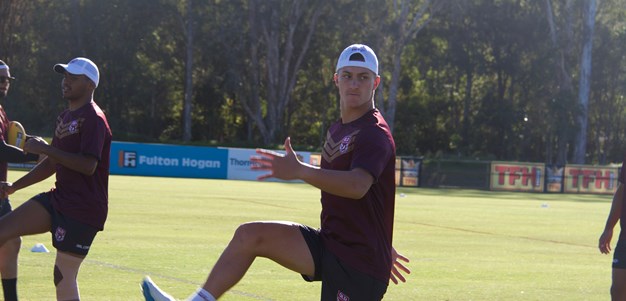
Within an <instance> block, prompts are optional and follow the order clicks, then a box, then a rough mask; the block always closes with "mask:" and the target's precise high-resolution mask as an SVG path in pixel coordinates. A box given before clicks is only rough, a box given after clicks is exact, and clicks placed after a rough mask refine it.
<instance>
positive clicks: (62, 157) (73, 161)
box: [42, 145, 98, 175]
mask: <svg viewBox="0 0 626 301" xmlns="http://www.w3.org/2000/svg"><path fill="white" fill-rule="evenodd" d="M42 153H43V154H45V155H47V156H48V157H49V158H50V159H52V161H54V162H55V163H57V164H61V165H63V166H65V167H66V168H69V169H71V170H74V171H77V172H79V173H82V174H85V175H92V174H93V173H94V171H95V170H96V166H97V164H98V161H97V160H96V158H95V157H91V156H86V155H83V154H74V153H68V152H65V151H62V150H60V149H57V148H56V147H53V146H50V145H48V146H46V147H45V149H44V151H42Z"/></svg>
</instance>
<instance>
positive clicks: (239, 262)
mask: <svg viewBox="0 0 626 301" xmlns="http://www.w3.org/2000/svg"><path fill="white" fill-rule="evenodd" d="M334 82H335V85H336V86H337V87H338V89H339V96H340V108H341V119H340V120H339V121H337V122H336V123H335V124H333V125H332V126H331V127H330V129H329V130H328V133H327V135H326V143H325V144H324V149H323V153H322V158H323V160H322V164H321V168H317V167H314V166H311V165H308V164H305V163H302V162H300V161H299V160H298V158H297V156H296V153H295V152H294V151H293V149H292V148H291V142H290V139H289V138H287V139H286V140H285V150H286V154H285V155H281V154H277V153H275V152H272V151H268V150H258V151H257V153H258V154H259V155H260V156H259V157H253V158H251V159H252V161H254V162H255V163H257V165H255V166H254V167H253V169H257V170H266V171H268V174H266V175H263V176H261V177H260V178H259V179H266V178H270V177H274V178H278V179H283V180H293V179H300V180H303V181H305V182H307V183H309V184H311V185H313V186H315V187H317V188H319V189H320V190H321V201H322V214H321V228H320V229H313V228H311V227H308V226H304V225H300V224H297V223H288V222H252V223H246V224H243V225H241V226H240V227H239V228H238V229H237V231H236V232H235V235H234V237H233V239H232V240H231V241H230V243H229V245H228V247H227V248H226V250H224V252H223V253H222V255H221V256H220V258H219V259H218V261H217V263H216V264H215V266H214V267H213V270H212V271H211V273H210V274H209V276H208V279H207V280H206V283H205V284H204V286H203V287H202V288H199V289H198V290H197V291H196V293H194V294H193V295H191V296H190V297H189V299H188V300H194V301H195V300H203V301H206V300H215V299H216V298H219V297H220V296H222V294H224V293H225V292H226V291H227V290H228V289H230V288H231V287H233V286H234V285H235V284H236V283H237V282H238V281H239V280H240V279H241V278H242V277H243V276H244V274H245V272H246V271H247V269H248V268H249V267H250V265H251V264H252V262H253V261H254V259H255V258H256V257H266V258H269V259H271V260H273V261H275V262H277V263H279V264H280V265H282V266H284V267H286V268H288V269H291V270H293V271H295V272H298V273H300V274H301V275H302V277H303V278H304V279H305V280H306V281H322V292H321V300H359V301H362V300H381V299H382V298H383V296H384V294H385V292H386V290H387V285H388V283H389V279H390V278H391V279H392V280H393V281H394V282H395V283H397V279H396V277H397V278H398V279H400V281H404V277H403V276H402V274H401V273H400V270H401V271H405V272H407V273H408V272H409V271H408V269H407V268H406V267H405V266H404V265H403V264H401V263H400V262H398V261H397V260H398V259H401V260H404V261H408V259H406V258H405V257H403V256H401V255H398V254H397V253H396V252H395V250H394V249H393V248H392V236H393V235H392V234H393V219H394V206H395V176H394V174H395V144H394V141H393V138H392V136H391V132H390V130H389V127H388V126H387V123H386V122H385V120H384V118H383V117H382V115H381V113H380V112H379V111H378V110H377V109H376V108H375V107H374V91H375V90H376V88H377V87H378V85H379V84H380V76H378V60H377V58H376V55H375V54H374V52H373V51H372V50H371V49H370V48H369V47H367V46H365V45H360V44H355V45H352V46H350V47H348V48H346V49H345V50H344V51H343V52H342V53H341V55H340V57H339V60H338V63H337V68H336V73H335V75H334ZM398 269H399V270H398ZM142 289H143V293H144V296H145V298H146V300H148V301H152V300H156V301H161V300H174V299H173V298H172V297H171V296H169V295H167V294H166V293H164V292H163V291H161V290H160V289H159V288H158V287H157V286H156V285H155V284H154V283H153V282H152V281H151V279H150V278H148V277H147V278H146V279H144V282H143V283H142Z"/></svg>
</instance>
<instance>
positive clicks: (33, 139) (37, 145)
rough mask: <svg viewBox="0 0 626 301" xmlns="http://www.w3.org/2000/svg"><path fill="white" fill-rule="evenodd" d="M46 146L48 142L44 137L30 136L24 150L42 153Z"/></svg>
mask: <svg viewBox="0 0 626 301" xmlns="http://www.w3.org/2000/svg"><path fill="white" fill-rule="evenodd" d="M46 146H48V142H46V140H44V139H43V138H41V137H38V136H28V137H27V139H26V142H24V152H25V153H31V154H38V155H41V154H42V153H43V152H44V149H45V147H46ZM40 157H41V156H40Z"/></svg>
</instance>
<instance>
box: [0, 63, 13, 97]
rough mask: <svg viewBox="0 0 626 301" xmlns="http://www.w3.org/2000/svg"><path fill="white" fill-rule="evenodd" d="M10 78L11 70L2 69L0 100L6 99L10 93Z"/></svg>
mask: <svg viewBox="0 0 626 301" xmlns="http://www.w3.org/2000/svg"><path fill="white" fill-rule="evenodd" d="M10 77H11V73H9V69H0V98H4V97H6V96H7V93H9V86H11V82H10V79H9V78H10Z"/></svg>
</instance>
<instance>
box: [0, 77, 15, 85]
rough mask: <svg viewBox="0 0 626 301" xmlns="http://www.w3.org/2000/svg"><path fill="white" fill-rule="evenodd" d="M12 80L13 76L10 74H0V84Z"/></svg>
mask: <svg viewBox="0 0 626 301" xmlns="http://www.w3.org/2000/svg"><path fill="white" fill-rule="evenodd" d="M12 80H15V77H12V76H0V84H4V83H6V82H11V81H12Z"/></svg>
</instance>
